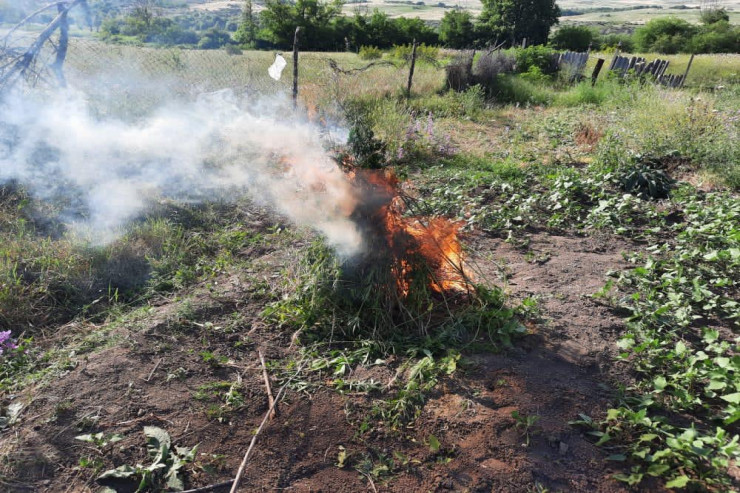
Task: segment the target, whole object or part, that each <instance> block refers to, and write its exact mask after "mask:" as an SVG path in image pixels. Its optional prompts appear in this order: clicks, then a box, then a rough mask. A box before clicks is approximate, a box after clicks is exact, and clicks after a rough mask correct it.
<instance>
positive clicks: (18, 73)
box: [0, 0, 87, 89]
mask: <svg viewBox="0 0 740 493" xmlns="http://www.w3.org/2000/svg"><path fill="white" fill-rule="evenodd" d="M54 5H56V6H57V9H58V11H59V13H58V14H57V16H56V17H55V18H54V19H53V20H52V21H51V22H50V23H49V24H48V25H47V26H46V28H44V30H43V31H41V33H40V34H39V35H38V37H37V38H36V39H35V40H34V42H33V43H31V46H29V47H28V49H27V50H26V51H25V52H24V53H22V54H21V55H19V56H18V57H16V58H15V59H14V60H13V61H11V62H10V63H9V64H8V65H12V66H11V67H10V68H9V69H8V70H7V71H6V72H5V73H4V74H2V75H0V89H2V88H3V87H8V86H9V85H11V83H12V81H13V80H14V78H15V77H22V76H24V75H25V74H26V72H27V71H28V70H30V69H31V66H32V64H33V63H34V61H35V60H36V57H37V56H38V55H39V53H40V52H41V48H42V47H43V46H44V44H45V43H46V42H47V41H49V38H50V37H51V35H52V34H54V31H56V30H57V29H60V45H59V47H58V48H57V60H56V61H55V64H54V65H53V66H52V67H53V68H54V71H55V72H56V73H57V74H58V73H59V72H60V71H61V63H62V62H64V57H65V56H66V52H67V41H68V28H69V25H68V17H67V16H68V14H69V11H70V10H72V9H73V8H75V7H76V6H78V5H85V6H86V5H87V3H86V0H74V1H73V2H72V3H69V4H67V3H65V2H57V3H54V4H51V5H49V6H47V7H45V8H44V9H46V8H48V7H50V6H54ZM24 22H27V21H26V20H24V21H21V23H20V24H19V25H18V26H16V27H15V28H13V30H15V29H17V28H18V27H19V26H20V25H22V24H23V23H24ZM11 32H12V30H11ZM6 40H7V37H6ZM60 52H61V53H60ZM8 65H6V67H7V66H8ZM61 82H62V83H63V79H61Z"/></svg>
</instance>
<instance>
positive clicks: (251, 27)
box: [234, 0, 257, 46]
mask: <svg viewBox="0 0 740 493" xmlns="http://www.w3.org/2000/svg"><path fill="white" fill-rule="evenodd" d="M256 39H257V22H256V21H255V18H254V13H253V11H252V0H245V2H244V10H243V11H242V19H241V22H240V23H239V28H238V29H237V30H236V33H235V34H234V40H235V41H236V42H237V43H239V44H240V45H244V46H252V45H254V42H255V41H256Z"/></svg>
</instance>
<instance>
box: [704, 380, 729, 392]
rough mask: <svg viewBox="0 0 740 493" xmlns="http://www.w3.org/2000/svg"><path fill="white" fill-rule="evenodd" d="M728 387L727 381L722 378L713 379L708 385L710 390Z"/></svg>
mask: <svg viewBox="0 0 740 493" xmlns="http://www.w3.org/2000/svg"><path fill="white" fill-rule="evenodd" d="M725 387H727V383H726V382H723V381H722V380H711V381H710V382H709V385H707V389H708V390H721V389H724V388H725Z"/></svg>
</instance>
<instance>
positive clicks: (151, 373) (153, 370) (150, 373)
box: [144, 358, 164, 382]
mask: <svg viewBox="0 0 740 493" xmlns="http://www.w3.org/2000/svg"><path fill="white" fill-rule="evenodd" d="M163 359H164V358H159V361H157V364H156V365H154V368H152V371H150V372H149V376H148V377H146V380H144V381H145V382H148V381H149V380H151V379H152V375H154V372H155V371H157V368H159V365H160V363H162V360H163Z"/></svg>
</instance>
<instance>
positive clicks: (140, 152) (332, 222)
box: [0, 90, 361, 255]
mask: <svg viewBox="0 0 740 493" xmlns="http://www.w3.org/2000/svg"><path fill="white" fill-rule="evenodd" d="M256 108H257V109H256ZM279 114H280V112H279V110H278V109H276V106H275V105H273V104H266V103H263V104H260V105H259V106H256V107H255V106H253V107H252V108H251V109H247V108H245V106H244V105H243V104H240V101H239V100H238V99H237V98H236V97H235V96H234V95H233V94H232V93H231V92H229V91H220V92H217V93H211V94H206V95H202V96H200V97H198V98H197V99H196V100H195V101H189V102H182V101H179V102H177V103H174V102H172V103H170V104H168V105H165V106H163V107H160V108H159V109H157V110H154V111H153V112H151V113H150V114H148V116H145V117H141V118H139V119H137V120H136V121H134V122H131V121H126V120H123V119H120V118H116V117H112V116H101V115H100V111H92V109H91V107H90V105H89V104H88V102H87V101H86V99H85V95H84V94H82V93H79V92H75V91H72V90H67V91H62V92H56V93H54V94H53V95H48V94H46V95H43V96H42V95H32V96H29V95H28V94H25V95H22V96H21V95H19V94H16V95H13V96H6V97H5V98H4V100H3V101H0V184H2V183H5V182H8V181H11V180H12V181H16V182H18V183H20V184H22V185H23V186H24V187H26V188H27V189H28V190H29V191H30V192H31V193H32V194H33V195H34V196H36V197H37V198H39V199H42V200H48V201H57V202H60V201H62V202H64V203H67V204H71V205H70V208H71V210H72V209H74V210H75V211H76V216H74V218H72V217H73V216H72V215H71V214H70V216H69V217H70V218H71V219H70V221H71V223H72V226H73V227H77V228H84V229H86V230H89V231H91V232H92V233H93V234H94V235H95V236H96V237H97V238H98V239H103V240H106V239H108V240H109V239H112V238H113V237H114V235H115V234H116V233H117V232H120V231H121V229H122V228H123V227H124V226H125V225H126V223H127V222H128V221H130V220H131V219H133V218H134V217H137V216H139V215H141V214H142V213H144V212H145V211H146V209H147V207H148V206H149V205H150V204H151V203H152V202H153V201H156V200H161V199H163V198H168V199H174V200H179V201H188V202H193V201H205V200H212V199H217V198H218V199H230V198H236V197H239V196H241V195H242V194H244V193H246V194H248V195H249V196H250V197H251V198H252V199H253V200H255V201H256V202H258V203H263V204H265V205H269V206H271V207H273V208H274V209H276V210H277V211H279V212H281V213H283V214H285V215H286V216H288V217H289V218H290V219H291V220H293V221H294V222H295V223H296V224H299V225H306V226H310V227H312V228H314V229H316V230H318V231H319V232H321V233H322V234H323V235H325V236H326V238H327V240H328V242H329V243H330V244H331V245H333V246H334V247H335V248H336V249H337V251H338V252H339V253H341V254H344V255H351V254H353V253H355V252H356V251H357V250H358V249H359V248H360V246H361V237H360V234H359V232H358V230H357V228H356V226H355V225H354V223H353V222H352V221H351V220H350V219H349V215H350V214H351V212H352V210H353V209H354V206H355V197H354V191H353V188H352V185H351V184H350V183H349V181H348V180H347V178H346V177H345V175H344V173H342V172H341V171H340V170H339V169H338V168H337V166H336V164H335V163H334V162H333V161H332V159H331V158H330V157H329V156H328V154H327V152H326V151H325V150H324V148H323V146H322V138H321V135H320V132H319V131H318V129H317V128H315V127H314V126H312V125H310V124H307V123H302V122H298V121H297V119H296V118H295V117H293V116H292V115H291V116H289V117H287V118H286V117H280V116H278V115H279ZM79 211H84V213H83V214H81V215H80V213H79Z"/></svg>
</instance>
